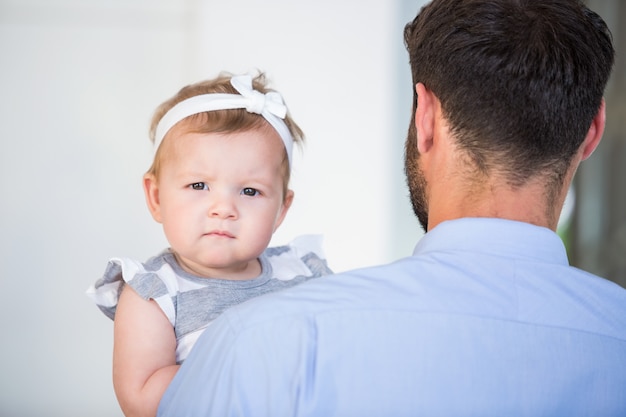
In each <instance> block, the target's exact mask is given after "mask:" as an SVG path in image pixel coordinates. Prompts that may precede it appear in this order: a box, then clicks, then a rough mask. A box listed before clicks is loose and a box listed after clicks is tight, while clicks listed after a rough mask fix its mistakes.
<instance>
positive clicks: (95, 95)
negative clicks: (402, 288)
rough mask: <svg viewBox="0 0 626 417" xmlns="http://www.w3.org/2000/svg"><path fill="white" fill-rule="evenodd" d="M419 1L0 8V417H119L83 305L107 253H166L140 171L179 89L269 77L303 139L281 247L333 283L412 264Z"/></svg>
mask: <svg viewBox="0 0 626 417" xmlns="http://www.w3.org/2000/svg"><path fill="white" fill-rule="evenodd" d="M421 3H422V2H421V1H399V0H397V1H376V0H365V1H364V0H340V1H338V0H318V1H315V2H295V1H290V0H265V1H263V2H260V1H254V0H238V1H228V2H226V1H219V2H218V1H175V0H132V1H129V0H113V1H112V0H106V1H105V0H76V1H71V0H39V1H36V0H0V63H1V69H0V74H1V77H0V92H1V98H0V138H1V139H0V140H1V141H2V142H1V143H2V148H1V150H0V192H1V194H0V195H1V196H2V197H1V198H2V202H1V204H0V232H1V233H0V297H1V298H0V323H1V327H0V329H1V330H2V334H3V336H2V342H1V343H2V348H1V349H0V416H3V417H14V416H19V417H30V416H48V417H55V416H64V417H67V416H80V415H82V416H90V417H99V416H120V415H121V412H120V411H119V408H118V405H117V402H116V400H115V397H114V394H113V390H112V384H111V347H112V322H111V321H110V320H109V319H107V318H106V317H105V316H104V315H103V314H101V313H100V311H99V310H98V309H97V308H96V307H95V306H94V305H93V304H92V303H91V301H90V300H89V299H88V298H87V297H86V296H85V294H84V292H85V289H86V288H87V287H88V285H90V284H91V283H92V282H93V281H94V280H95V279H97V278H98V277H99V276H100V275H101V273H102V272H103V269H104V266H105V264H106V261H107V259H108V258H109V257H111V256H120V255H121V256H131V257H135V258H138V259H145V258H147V257H149V256H151V255H153V254H155V253H157V252H158V251H160V250H161V249H162V248H163V247H165V245H166V242H165V240H164V239H163V237H162V233H161V229H160V226H159V225H157V224H156V223H154V222H153V220H152V219H151V218H150V216H149V214H148V211H147V209H146V208H145V205H144V200H143V194H142V190H141V176H142V174H143V173H144V172H145V170H146V169H147V168H148V166H149V163H150V158H151V146H150V143H149V141H148V138H147V130H148V124H149V119H150V117H151V114H152V111H153V110H154V108H155V107H156V106H157V105H158V104H159V103H160V102H161V101H163V100H164V99H166V98H168V97H169V96H171V95H173V94H174V93H175V92H176V91H177V90H178V89H179V88H180V87H182V86H183V85H185V84H188V83H191V82H195V81H199V80H201V79H204V78H208V77H213V76H215V75H217V73H218V72H219V71H221V70H229V71H231V72H245V71H249V70H254V69H262V70H264V71H266V73H267V75H268V76H269V78H270V79H271V80H272V81H273V86H274V87H276V88H277V89H278V90H279V91H281V92H282V93H283V96H284V98H285V100H286V101H287V104H288V105H289V108H290V111H291V113H292V115H293V117H294V119H295V120H296V121H297V122H298V123H299V124H300V125H301V127H302V128H303V129H304V131H305V133H306V135H307V138H308V145H307V146H306V148H305V149H304V152H302V153H300V152H297V153H296V155H297V159H296V162H295V173H294V181H293V183H292V186H293V188H294V190H295V192H296V200H295V203H294V206H293V208H292V210H291V212H290V214H289V216H288V217H287V220H286V222H285V223H284V224H283V226H282V227H281V229H280V230H279V232H278V233H277V235H276V236H275V241H276V243H281V242H285V241H287V240H289V239H291V238H292V237H294V236H296V235H298V234H302V233H321V234H323V235H324V236H325V248H326V253H327V257H328V260H329V263H330V266H331V267H332V268H333V269H335V270H337V271H341V270H344V269H348V268H354V267H360V266H366V265H371V264H377V263H381V262H386V261H389V260H392V259H395V258H398V257H400V256H405V255H408V254H410V252H411V250H412V247H413V245H414V243H415V242H416V241H417V239H418V238H419V236H420V231H419V228H418V226H417V223H416V221H415V220H414V219H413V217H412V216H411V214H410V211H409V203H408V200H407V199H406V190H405V186H404V180H403V174H402V163H401V158H402V142H403V140H404V135H405V129H406V126H407V123H408V118H409V109H410V99H411V96H410V76H409V72H408V64H407V62H408V60H407V57H406V54H405V52H404V47H403V43H402V28H403V26H404V24H405V23H406V21H408V20H409V18H410V17H413V16H414V14H415V13H416V11H417V9H418V8H419V5H420V4H421ZM399 91H403V93H402V94H399ZM400 231H401V232H402V233H401V234H400V233H399V232H400Z"/></svg>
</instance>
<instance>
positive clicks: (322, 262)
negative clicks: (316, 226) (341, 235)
mask: <svg viewBox="0 0 626 417" xmlns="http://www.w3.org/2000/svg"><path fill="white" fill-rule="evenodd" d="M322 242H323V237H322V236H321V235H302V236H298V237H296V238H295V239H293V240H292V241H291V242H289V243H288V244H287V245H283V246H276V247H272V248H268V249H267V250H266V251H265V254H266V255H267V258H268V260H269V262H270V264H271V266H272V275H273V277H274V278H276V279H279V280H282V281H287V280H291V279H294V278H296V277H305V278H307V279H308V278H317V277H320V276H323V275H328V274H332V273H333V271H332V270H331V269H330V268H329V267H328V265H327V262H326V256H325V255H324V250H323V248H322Z"/></svg>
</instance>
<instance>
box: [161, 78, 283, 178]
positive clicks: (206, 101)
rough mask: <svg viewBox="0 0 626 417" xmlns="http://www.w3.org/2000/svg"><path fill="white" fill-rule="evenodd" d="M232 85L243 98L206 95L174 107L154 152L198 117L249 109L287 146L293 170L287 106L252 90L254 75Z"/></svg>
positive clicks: (164, 119) (164, 120)
mask: <svg viewBox="0 0 626 417" xmlns="http://www.w3.org/2000/svg"><path fill="white" fill-rule="evenodd" d="M230 83H231V84H232V86H233V87H235V90H237V91H238V92H239V94H219V93H216V94H203V95H199V96H194V97H191V98H188V99H187V100H183V101H181V102H180V103H178V104H176V105H175V106H174V107H172V108H171V109H170V110H169V111H168V112H167V113H165V115H164V116H163V117H162V118H161V120H160V121H159V124H158V125H157V128H156V132H155V135H154V149H155V151H156V150H157V149H158V148H159V145H160V144H161V141H163V138H164V137H165V135H166V134H167V132H168V131H169V130H170V129H171V128H172V127H174V125H175V124H176V123H178V122H180V121H181V120H183V119H184V118H186V117H189V116H192V115H194V114H198V113H204V112H207V111H215V110H231V109H246V110H247V111H248V112H250V113H256V114H260V115H261V116H263V118H264V119H265V120H267V121H268V123H269V124H270V125H272V127H273V128H274V129H275V130H276V131H277V132H278V134H279V135H280V138H281V139H282V140H283V143H284V144H285V149H286V150H287V158H288V159H289V166H291V153H292V152H291V151H292V148H293V137H292V136H291V133H290V132H289V128H288V127H287V125H286V124H285V122H284V121H283V119H284V118H285V116H286V115H287V106H285V103H284V102H283V98H282V97H281V95H280V94H279V93H277V92H273V91H272V92H269V93H267V94H263V93H261V92H260V91H257V90H255V89H253V88H252V77H251V76H250V75H236V76H234V77H233V78H231V80H230Z"/></svg>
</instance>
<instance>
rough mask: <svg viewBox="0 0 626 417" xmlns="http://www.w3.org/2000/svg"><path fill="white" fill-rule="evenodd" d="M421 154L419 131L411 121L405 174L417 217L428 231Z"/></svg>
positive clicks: (406, 145)
mask: <svg viewBox="0 0 626 417" xmlns="http://www.w3.org/2000/svg"><path fill="white" fill-rule="evenodd" d="M419 162H420V154H419V151H418V150H417V131H416V129H415V123H414V121H413V120H411V125H410V127H409V132H408V136H407V139H406V144H405V148H404V173H405V175H406V182H407V185H408V187H409V194H410V196H411V205H412V206H413V212H415V215H416V216H417V220H418V221H419V223H420V225H421V226H422V229H424V231H425V232H427V231H428V202H427V201H426V188H427V183H426V178H425V176H424V172H423V171H422V168H421V166H420V163H419Z"/></svg>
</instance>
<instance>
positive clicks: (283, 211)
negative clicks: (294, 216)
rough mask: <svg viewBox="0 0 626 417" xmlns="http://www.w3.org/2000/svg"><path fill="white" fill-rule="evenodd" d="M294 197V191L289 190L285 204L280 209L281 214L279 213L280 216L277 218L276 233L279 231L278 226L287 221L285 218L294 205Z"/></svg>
mask: <svg viewBox="0 0 626 417" xmlns="http://www.w3.org/2000/svg"><path fill="white" fill-rule="evenodd" d="M293 196H294V193H293V191H292V190H287V194H285V199H284V200H283V204H282V206H281V207H280V212H279V213H278V216H277V217H276V222H275V223H274V232H275V231H276V230H278V226H280V225H281V224H282V223H283V220H285V216H287V212H288V211H289V207H291V204H292V203H293Z"/></svg>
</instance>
